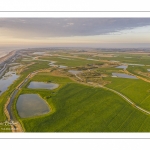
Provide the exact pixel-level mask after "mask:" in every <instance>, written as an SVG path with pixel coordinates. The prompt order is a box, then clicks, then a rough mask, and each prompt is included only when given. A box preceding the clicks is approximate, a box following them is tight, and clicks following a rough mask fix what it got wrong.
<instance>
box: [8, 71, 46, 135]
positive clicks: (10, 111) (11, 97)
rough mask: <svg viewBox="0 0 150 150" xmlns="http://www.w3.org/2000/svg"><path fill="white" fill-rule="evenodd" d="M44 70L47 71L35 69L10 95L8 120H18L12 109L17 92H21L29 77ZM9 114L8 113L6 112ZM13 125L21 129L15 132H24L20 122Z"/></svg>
mask: <svg viewBox="0 0 150 150" xmlns="http://www.w3.org/2000/svg"><path fill="white" fill-rule="evenodd" d="M43 71H47V70H46V69H40V70H37V71H34V72H32V73H30V74H29V75H28V76H27V77H26V78H25V79H24V80H23V81H22V82H21V83H20V84H19V85H18V86H17V87H16V89H15V90H14V91H13V92H12V94H11V95H10V97H9V101H8V104H7V105H6V109H7V112H8V118H9V119H8V120H9V121H17V119H16V118H15V116H14V114H13V110H12V105H13V101H14V99H15V97H16V95H17V93H18V92H19V90H20V89H21V88H22V87H23V86H24V84H25V83H26V82H27V81H28V80H29V78H31V77H33V76H35V75H36V74H37V73H39V72H43ZM6 116H7V114H6ZM12 127H13V128H14V129H19V130H14V131H15V132H23V129H22V127H21V125H20V123H19V122H18V123H17V124H16V125H15V124H14V125H12Z"/></svg>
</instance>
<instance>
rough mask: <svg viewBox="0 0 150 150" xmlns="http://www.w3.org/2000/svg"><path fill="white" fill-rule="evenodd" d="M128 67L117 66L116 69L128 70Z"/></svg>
mask: <svg viewBox="0 0 150 150" xmlns="http://www.w3.org/2000/svg"><path fill="white" fill-rule="evenodd" d="M127 67H128V66H125V65H121V66H117V67H116V68H120V69H127Z"/></svg>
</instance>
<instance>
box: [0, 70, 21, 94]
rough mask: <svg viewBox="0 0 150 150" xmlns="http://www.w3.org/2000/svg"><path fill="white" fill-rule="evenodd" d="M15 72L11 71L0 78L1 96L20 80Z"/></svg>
mask: <svg viewBox="0 0 150 150" xmlns="http://www.w3.org/2000/svg"><path fill="white" fill-rule="evenodd" d="M18 77H19V76H18V75H16V73H15V72H13V71H9V72H7V73H5V74H4V76H3V77H2V78H0V95H1V94H2V93H3V92H5V91H6V90H7V88H8V87H9V86H10V85H11V84H12V83H13V82H14V81H15V80H16V79H17V78H18Z"/></svg>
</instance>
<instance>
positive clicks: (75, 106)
mask: <svg viewBox="0 0 150 150" xmlns="http://www.w3.org/2000/svg"><path fill="white" fill-rule="evenodd" d="M32 80H33V81H48V80H51V81H53V82H56V83H59V84H61V87H60V88H58V89H55V90H37V89H28V88H26V87H25V88H23V89H22V91H21V92H20V94H25V93H34V94H35V93H36V94H39V95H40V96H41V97H42V98H43V99H45V100H46V101H47V102H48V103H49V105H50V106H51V108H52V111H51V113H50V114H48V115H43V116H40V117H32V118H26V119H21V118H19V117H18V116H17V118H19V120H20V121H21V123H22V124H23V126H24V129H25V131H27V132H125V131H126V132H136V131H141V132H142V131H150V127H149V126H148V124H146V125H145V124H144V122H146V121H147V122H150V116H148V115H145V114H143V113H142V112H140V111H138V110H137V109H135V108H134V107H132V106H131V105H130V104H128V103H127V102H126V101H125V100H124V99H122V98H121V97H119V96H118V95H116V94H114V93H112V92H110V91H107V90H104V89H101V88H94V87H89V86H85V85H81V84H77V83H73V82H72V81H71V80H70V79H69V78H65V77H54V76H50V75H48V74H47V73H40V74H38V75H36V76H35V77H34V78H33V79H32ZM16 115H17V113H16ZM131 120H133V121H131ZM144 126H145V127H144Z"/></svg>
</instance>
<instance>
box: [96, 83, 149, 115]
mask: <svg viewBox="0 0 150 150" xmlns="http://www.w3.org/2000/svg"><path fill="white" fill-rule="evenodd" d="M99 87H101V88H103V89H106V90H109V91H111V92H113V93H116V94H117V95H119V96H121V97H122V98H123V99H124V100H126V101H127V102H128V103H130V104H131V105H132V106H134V107H135V108H136V109H138V110H140V111H142V112H144V113H146V114H148V115H150V111H148V110H146V109H144V108H141V107H140V106H137V105H136V104H135V103H134V102H132V101H131V100H130V99H129V98H127V97H126V96H124V95H123V94H121V93H120V92H118V91H115V90H113V89H110V88H108V87H104V86H101V85H99Z"/></svg>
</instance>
